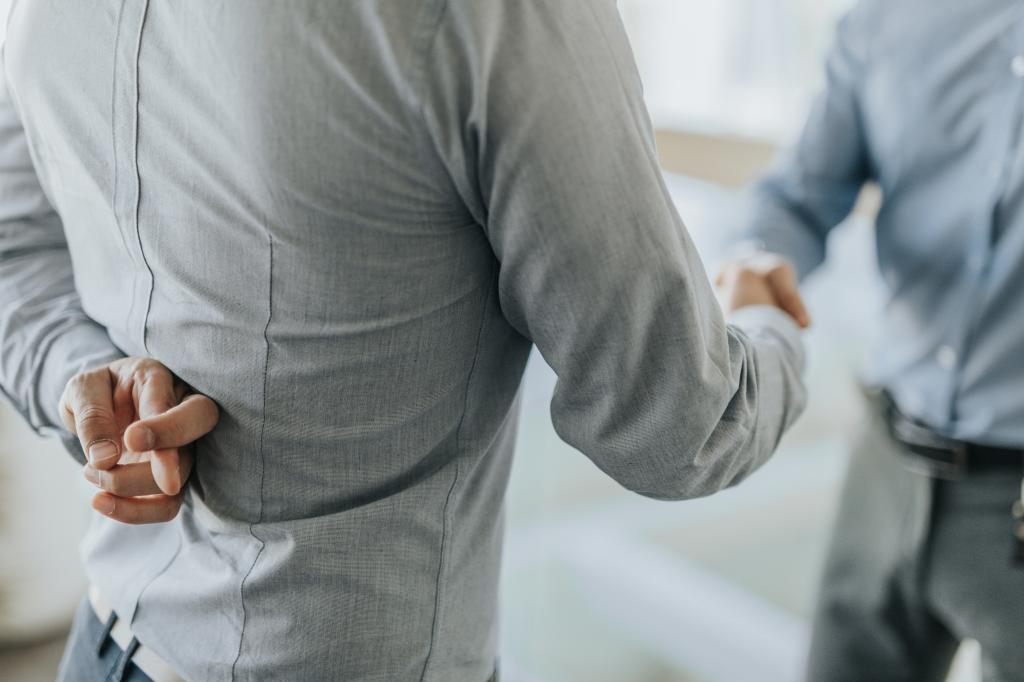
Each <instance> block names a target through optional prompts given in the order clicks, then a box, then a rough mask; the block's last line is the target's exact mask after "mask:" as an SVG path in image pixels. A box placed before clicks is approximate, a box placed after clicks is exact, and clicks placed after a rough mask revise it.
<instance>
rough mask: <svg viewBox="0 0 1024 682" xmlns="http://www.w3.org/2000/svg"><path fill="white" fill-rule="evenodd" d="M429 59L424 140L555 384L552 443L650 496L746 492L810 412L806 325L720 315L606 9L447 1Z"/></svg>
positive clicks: (765, 312)
mask: <svg viewBox="0 0 1024 682" xmlns="http://www.w3.org/2000/svg"><path fill="white" fill-rule="evenodd" d="M433 45H434V46H433V53H432V54H431V55H430V56H429V62H430V63H431V64H434V65H436V68H437V71H436V73H435V74H434V77H433V79H432V80H431V82H430V90H429V91H428V93H427V97H428V106H427V112H428V120H429V125H430V128H431V135H432V136H433V138H434V140H435V145H436V148H437V149H438V150H439V154H440V155H441V157H442V158H443V161H444V163H445V165H446V167H447V168H448V169H449V172H450V173H451V175H452V177H453V180H454V183H455V185H456V186H457V187H458V188H459V192H460V194H461V195H462V197H463V199H464V201H465V202H466V204H467V206H468V207H469V210H470V211H471V212H472V213H473V214H474V215H475V216H476V217H477V219H478V221H479V222H480V223H481V224H482V225H483V227H484V229H485V230H486V232H487V235H488V237H489V239H490V243H491V245H492V248H493V250H494V253H495V256H496V257H497V259H498V261H499V264H500V267H499V296H500V302H501V306H502V310H503V312H504V314H505V316H506V317H507V319H508V320H509V321H510V322H511V324H512V325H514V326H515V327H516V328H517V329H518V330H519V331H520V332H521V333H522V334H523V335H525V336H526V337H528V338H530V339H531V340H533V342H534V343H535V344H536V345H537V347H538V349H539V350H540V352H541V353H542V354H543V356H544V358H545V359H546V360H547V362H548V363H549V364H550V365H551V367H552V368H553V369H554V370H555V372H556V374H557V375H558V382H557V385H556V388H555V395H554V399H553V402H552V405H551V412H552V418H553V421H554V425H555V428H556V430H557V432H558V433H559V435H560V436H561V437H562V438H563V439H564V440H565V441H566V442H567V443H569V444H570V445H572V446H574V447H576V448H577V449H579V450H580V451H582V452H583V453H584V454H586V455H587V456H588V457H590V459H591V460H593V461H594V462H595V464H597V466H598V467H600V468H601V469H602V470H604V471H605V472H606V473H608V474H609V475H610V476H612V477H613V478H614V479H615V480H617V481H619V482H620V483H621V484H622V485H624V486H626V487H628V488H630V489H632V490H634V491H636V492H639V493H641V494H644V495H648V496H651V497H656V498H666V499H680V498H689V497H695V496H700V495H705V494H709V493H712V492H714V491H716V490H719V489H721V488H724V487H726V486H728V485H731V484H733V483H735V482H737V481H739V480H740V479H742V478H743V477H744V476H745V475H746V474H748V473H749V472H751V471H752V470H754V469H755V468H756V467H758V466H759V465H760V464H761V463H763V462H764V461H765V460H766V459H767V458H768V457H769V455H770V454H771V453H772V452H773V451H774V449H775V447H776V445H777V443H778V441H779V439H780V437H781V435H782V433H783V432H784V430H785V429H786V427H787V426H788V425H789V424H791V423H792V422H793V420H794V419H795V418H796V416H797V415H798V414H799V412H800V411H801V409H802V407H803V404H804V400H805V396H804V388H803V385H802V383H801V380H800V369H801V365H802V362H803V358H802V348H801V345H800V340H799V337H798V332H797V328H796V326H795V324H794V323H793V322H792V321H791V320H790V319H789V318H788V317H787V316H786V315H785V314H784V313H782V312H781V311H778V310H776V309H773V308H750V309H744V310H741V311H740V314H738V315H737V316H736V317H735V318H734V320H733V321H734V322H735V324H734V325H729V324H727V323H726V320H725V319H723V316H722V313H721V311H720V308H719V306H718V304H717V302H716V300H715V297H714V294H713V292H712V289H711V286H710V283H709V282H708V279H707V277H706V275H705V273H704V269H703V266H702V264H701V261H700V259H699V257H698V255H697V252H696V250H695V248H694V246H693V243H692V242H691V240H690V238H689V236H688V234H687V232H686V230H685V228H684V226H683V224H682V221H681V220H680V218H679V216H678V214H677V213H676V210H675V208H674V205H673V203H672V201H671V198H670V196H669V194H668V192H667V189H666V187H665V185H664V182H663V180H662V176H661V171H660V169H659V167H658V162H657V158H656V153H655V148H654V142H653V134H652V130H651V127H650V123H649V119H648V116H647V112H646V110H645V108H644V105H643V102H642V97H641V87H640V82H639V78H638V75H637V73H636V70H635V67H634V64H633V61H632V57H631V53H630V50H629V46H628V43H627V41H626V37H625V34H624V32H623V30H622V27H621V24H620V21H619V18H618V14H617V11H616V9H615V5H614V3H613V2H612V1H611V0H601V1H600V2H593V1H582V0H573V1H568V2H567V1H566V0H523V1H522V2H501V1H500V0H464V1H459V2H456V1H454V0H453V1H452V2H450V3H449V7H448V12H447V15H446V19H445V21H444V22H443V23H442V24H441V29H440V33H439V35H438V36H437V38H436V40H435V42H434V44H433ZM453 65H460V66H456V67H455V71H453V70H452V67H453Z"/></svg>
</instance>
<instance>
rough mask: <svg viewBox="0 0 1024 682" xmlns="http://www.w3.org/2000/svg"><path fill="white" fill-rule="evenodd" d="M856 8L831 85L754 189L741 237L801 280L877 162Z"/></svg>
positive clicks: (839, 41)
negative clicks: (868, 130) (785, 261)
mask: <svg viewBox="0 0 1024 682" xmlns="http://www.w3.org/2000/svg"><path fill="white" fill-rule="evenodd" d="M857 11H858V10H857V9H855V10H854V11H853V12H851V13H850V14H848V15H846V16H845V17H844V18H843V19H842V21H841V22H840V24H839V28H838V32H837V37H836V40H835V44H834V45H833V48H832V50H831V52H830V54H829V57H828V61H827V66H826V85H825V89H824V91H823V92H822V93H821V94H820V95H819V96H818V97H817V99H816V100H815V102H814V104H813V106H812V108H811V112H810V115H809V117H808V119H807V122H806V123H805V125H804V128H803V130H802V132H801V133H800V136H799V138H798V139H797V141H796V143H795V144H794V145H792V146H791V147H790V148H788V149H786V150H785V151H784V152H783V153H782V154H781V155H780V157H779V158H778V159H777V160H776V162H775V164H774V165H773V167H772V168H771V170H770V171H769V172H768V173H767V174H766V175H765V176H764V177H763V178H762V179H761V180H760V181H759V182H758V183H757V184H756V185H755V186H754V188H753V189H752V190H751V192H750V195H749V197H748V200H747V201H746V203H745V210H744V212H743V214H742V215H743V222H742V224H741V228H742V229H741V238H742V240H743V241H744V242H748V243H752V244H755V245H756V246H757V247H758V248H759V249H762V250H767V251H772V252H775V253H779V254H782V255H784V256H786V257H788V258H789V259H790V260H792V261H793V263H794V265H795V266H796V268H797V271H798V273H799V274H800V276H801V277H804V276H806V275H807V274H808V273H809V272H811V271H812V270H813V269H814V268H816V267H817V266H818V265H820V264H821V261H822V260H823V259H824V257H825V241H826V238H827V237H828V233H829V231H830V230H831V229H832V228H833V227H834V226H835V225H837V224H839V223H841V222H842V221H843V220H844V219H845V218H846V217H847V215H849V213H850V211H851V210H852V209H853V206H854V203H855V202H856V200H857V196H858V194H859V193H860V190H861V188H862V186H863V185H864V183H865V182H866V181H868V180H870V179H871V171H870V167H871V164H870V162H869V154H868V151H867V144H866V139H865V134H864V127H863V121H862V116H861V111H860V103H859V91H860V86H861V76H862V75H863V72H864V62H865V48H864V44H865V41H864V39H863V38H864V36H863V33H864V31H863V29H862V28H861V25H860V24H861V23H862V22H861V20H860V17H859V16H858V14H857Z"/></svg>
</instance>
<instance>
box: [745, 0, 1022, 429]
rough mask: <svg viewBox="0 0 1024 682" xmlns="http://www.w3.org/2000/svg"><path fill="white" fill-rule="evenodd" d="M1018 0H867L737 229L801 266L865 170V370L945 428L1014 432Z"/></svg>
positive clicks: (850, 201)
mask: <svg viewBox="0 0 1024 682" xmlns="http://www.w3.org/2000/svg"><path fill="white" fill-rule="evenodd" d="M1022 124H1024V3H1022V2H1019V1H1018V0H971V2H962V1H959V0H939V1H936V0H927V1H926V0H901V1H899V2H892V1H887V2H882V1H880V0H864V1H862V2H860V3H858V4H857V5H856V6H855V7H854V9H853V10H852V11H851V12H850V13H849V14H848V15H847V16H846V17H845V18H844V19H843V20H842V21H841V23H840V26H839V30H838V36H837V39H836V43H835V46H834V48H833V49H832V51H831V54H830V55H829V58H828V65H827V85H826V88H825V90H824V92H823V93H822V95H821V96H820V97H819V98H818V99H817V101H816V102H815V104H814V106H813V109H812V111H811V114H810V117H809V119H808V121H807V123H806V126H805V127H804V129H803V132H802V134H801V135H800V137H799V140H798V141H797V143H796V144H795V145H794V146H793V147H792V148H791V149H789V150H788V151H787V152H786V153H785V154H784V155H783V156H782V158H780V160H779V162H778V163H777V164H776V166H775V167H774V168H773V170H772V171H771V172H770V173H769V174H768V175H767V176H766V177H765V178H764V179H763V180H762V181H761V182H760V183H759V184H758V185H757V187H756V188H755V190H754V192H753V201H752V202H751V205H750V213H749V216H748V217H747V219H746V221H745V223H744V229H745V231H746V236H747V237H749V238H751V239H753V240H756V241H758V242H760V243H761V246H763V247H765V248H768V249H770V250H772V251H777V252H780V253H783V254H786V255H788V256H789V257H791V258H792V259H793V260H794V262H795V263H796V265H797V268H798V269H799V271H800V273H801V275H806V274H807V273H809V272H810V271H811V270H813V269H814V268H815V267H816V266H817V265H818V264H819V263H820V262H821V261H822V259H823V257H824V254H825V243H826V237H827V235H828V232H829V230H830V229H831V228H832V227H833V226H835V225H836V224H838V223H839V222H841V221H842V220H843V219H844V218H845V217H846V216H847V215H848V214H849V212H850V211H851V209H852V207H853V205H854V202H855V200H856V198H857V196H858V193H859V192H860V190H861V187H862V186H863V184H864V183H865V182H867V181H874V182H876V183H877V184H878V185H879V186H880V188H881V190H882V193H883V197H884V199H883V203H882V207H881V211H880V213H879V215H878V220H877V247H878V259H879V264H880V266H881V273H882V277H883V279H884V287H885V291H886V296H887V305H886V307H885V312H884V315H883V318H882V319H881V320H880V322H879V324H880V325H881V328H880V329H879V330H878V331H879V332H880V333H879V334H878V335H877V336H878V337H879V338H880V339H881V343H880V344H878V347H877V348H876V349H875V351H874V352H873V353H872V356H871V359H870V361H869V364H868V367H867V379H868V381H869V382H870V383H872V384H875V385H880V386H885V387H887V388H889V389H890V390H891V392H892V393H893V395H894V396H895V398H896V400H897V402H898V403H899V404H900V406H901V408H902V409H903V410H904V411H906V412H908V413H910V414H911V415H913V416H916V417H918V418H919V419H922V420H923V421H925V422H926V423H928V424H929V425H930V426H932V427H934V428H935V429H937V430H939V431H940V432H942V433H945V434H946V435H950V436H953V437H956V438H959V439H963V440H967V441H971V442H979V443H984V444H990V445H1004V446H1024V357H1022V351H1024V296H1022V292H1024V154H1022V148H1021V133H1022Z"/></svg>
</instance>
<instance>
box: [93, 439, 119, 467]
mask: <svg viewBox="0 0 1024 682" xmlns="http://www.w3.org/2000/svg"><path fill="white" fill-rule="evenodd" d="M120 454H121V453H120V451H119V450H118V448H117V444H116V443H114V441H112V440H101V441H97V442H95V443H93V444H92V445H90V446H89V461H90V462H92V463H93V464H106V463H107V462H109V461H110V460H112V459H117V457H118V456H119V455H120Z"/></svg>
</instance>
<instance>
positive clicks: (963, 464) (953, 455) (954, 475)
mask: <svg viewBox="0 0 1024 682" xmlns="http://www.w3.org/2000/svg"><path fill="white" fill-rule="evenodd" d="M901 444H902V445H903V451H904V452H905V453H906V454H907V456H906V457H905V461H906V462H907V466H908V467H909V468H910V469H912V470H916V471H918V472H919V473H923V474H925V475H927V476H931V477H932V478H941V479H943V480H946V481H957V480H960V479H962V478H963V477H964V476H965V475H966V474H967V469H968V467H969V465H970V464H969V457H968V452H967V446H966V445H964V444H963V443H950V444H949V446H948V447H936V446H932V445H921V444H919V443H911V442H907V441H903V442H902V443H901Z"/></svg>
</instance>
